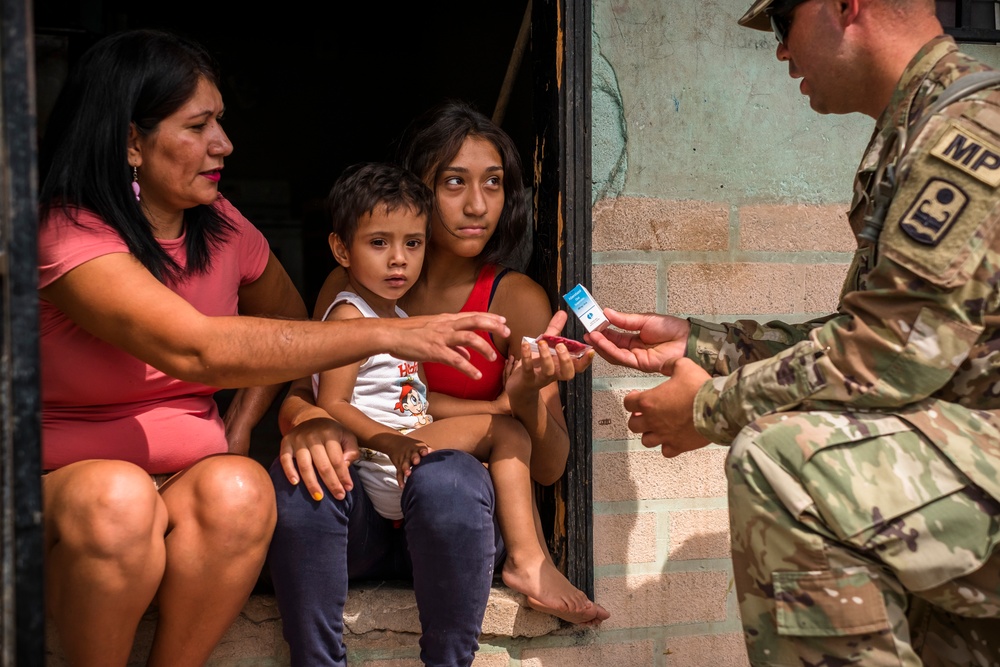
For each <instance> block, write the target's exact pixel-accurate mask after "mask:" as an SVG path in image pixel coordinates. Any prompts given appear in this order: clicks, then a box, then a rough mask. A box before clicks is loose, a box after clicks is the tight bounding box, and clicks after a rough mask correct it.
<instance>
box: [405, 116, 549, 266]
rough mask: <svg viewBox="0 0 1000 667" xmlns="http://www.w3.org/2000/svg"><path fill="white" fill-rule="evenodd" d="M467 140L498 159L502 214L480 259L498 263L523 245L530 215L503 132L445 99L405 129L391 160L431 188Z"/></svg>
mask: <svg viewBox="0 0 1000 667" xmlns="http://www.w3.org/2000/svg"><path fill="white" fill-rule="evenodd" d="M470 136H472V137H481V138H483V139H486V140H487V141H489V142H490V143H491V144H493V146H494V148H496V150H497V153H499V154H500V161H501V166H502V167H503V190H504V204H503V211H501V213H500V220H499V221H498V222H497V228H496V231H495V232H493V236H492V237H490V240H489V241H488V242H487V243H486V247H485V248H483V252H482V253H481V254H480V259H482V260H483V261H484V262H487V263H495V264H502V263H503V262H505V261H508V260H509V259H510V258H511V257H512V256H513V255H514V253H515V251H517V249H518V247H519V245H520V244H521V243H523V242H524V235H525V233H526V232H527V228H528V215H529V212H530V209H529V203H528V196H527V194H526V193H525V192H524V181H523V179H522V175H521V174H522V170H521V158H520V156H519V155H518V152H517V147H516V146H515V145H514V142H513V141H512V140H511V138H510V137H509V136H508V135H507V133H506V132H504V131H503V130H502V129H500V127H499V126H498V125H497V124H496V123H494V122H493V121H492V120H490V119H489V118H487V117H486V116H485V115H483V114H482V113H481V112H480V111H478V110H477V109H476V108H475V107H473V106H472V105H471V104H469V103H468V102H464V101H462V100H454V99H451V100H445V101H444V102H442V103H441V104H438V105H437V106H435V107H432V108H431V109H429V110H427V111H425V112H424V113H423V114H421V115H420V116H418V117H417V118H416V119H415V120H414V121H413V122H412V123H411V124H410V126H409V127H408V128H407V130H406V132H405V133H404V135H403V139H402V142H401V143H400V149H399V152H398V155H397V159H398V161H399V162H400V164H402V165H403V166H404V167H406V168H407V169H409V170H410V171H412V172H413V173H414V174H417V175H418V176H420V178H422V179H424V182H426V183H429V184H430V185H431V188H432V189H433V188H434V186H435V184H436V183H437V179H438V176H439V175H440V173H441V170H442V169H444V168H445V167H447V166H448V162H450V161H451V159H452V158H454V157H455V156H456V155H457V154H458V151H459V150H460V149H461V148H462V143H463V142H464V141H465V138H466V137H470Z"/></svg>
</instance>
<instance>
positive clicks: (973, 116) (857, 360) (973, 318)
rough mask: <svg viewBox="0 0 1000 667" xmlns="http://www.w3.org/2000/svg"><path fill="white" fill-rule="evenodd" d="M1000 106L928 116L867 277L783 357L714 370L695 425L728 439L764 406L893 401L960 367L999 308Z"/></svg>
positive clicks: (936, 383)
mask: <svg viewBox="0 0 1000 667" xmlns="http://www.w3.org/2000/svg"><path fill="white" fill-rule="evenodd" d="M992 128H1000V113H998V112H997V109H996V107H995V106H993V105H984V104H982V103H972V104H970V103H966V102H963V103H957V104H953V105H951V106H950V107H948V108H947V110H946V112H945V113H944V114H942V115H941V116H939V117H936V118H935V119H934V120H933V121H931V122H930V123H928V125H927V126H925V128H924V130H923V131H922V132H921V134H920V137H919V139H918V140H917V142H916V143H915V144H914V146H913V148H912V149H911V150H910V152H909V153H908V155H907V156H906V157H905V158H904V161H903V162H902V163H901V165H900V181H899V187H898V189H897V190H896V194H895V196H894V198H893V201H892V204H891V207H890V209H889V212H888V215H887V217H886V221H885V227H884V230H883V232H882V234H881V236H880V237H879V244H878V253H879V254H878V257H877V258H876V260H875V263H874V266H873V267H872V270H871V271H870V272H869V273H868V274H867V275H865V276H864V277H863V281H862V284H861V285H860V286H859V287H858V288H856V289H853V290H848V291H846V292H845V293H844V295H843V297H842V300H841V304H840V308H839V311H838V314H837V315H836V316H834V317H832V318H830V319H829V320H828V321H826V322H825V323H823V325H822V326H820V327H817V328H815V329H813V330H811V331H810V332H809V334H808V336H807V337H806V338H805V339H803V340H800V341H798V342H796V343H794V344H793V345H791V346H790V347H787V348H785V349H783V350H781V351H779V352H778V353H777V354H775V355H774V356H773V357H770V358H767V359H760V360H756V361H751V362H750V363H745V364H743V365H741V366H739V367H738V368H736V369H735V370H734V371H733V372H731V373H730V374H729V375H726V376H723V377H716V378H713V379H712V380H711V381H709V382H706V383H705V385H704V386H703V387H702V389H701V390H700V392H699V393H698V395H697V397H696V400H695V407H694V419H695V427H696V428H697V429H698V431H699V432H700V433H701V434H702V435H704V436H705V437H707V438H709V439H711V440H712V441H714V442H718V443H729V442H732V440H733V439H734V438H735V437H736V435H737V434H738V433H739V431H740V430H741V429H742V428H743V427H744V426H746V425H747V424H749V423H750V422H752V421H753V420H755V419H757V418H758V417H760V416H762V415H764V414H768V413H771V412H776V411H785V410H793V409H805V410H812V409H825V410H837V409H843V408H845V407H851V408H856V409H891V408H896V407H899V406H903V405H906V404H909V403H912V402H914V401H917V400H921V399H923V398H925V397H927V396H931V395H933V394H934V393H935V392H936V391H938V390H939V389H941V388H942V387H944V386H945V385H946V384H948V383H949V381H951V380H952V378H953V377H954V376H955V374H956V371H957V370H958V368H959V366H960V365H961V364H962V363H963V361H965V360H966V358H967V357H968V356H969V353H970V350H971V349H972V348H973V346H974V344H975V343H976V341H977V339H978V338H979V336H980V334H981V333H982V332H983V331H984V329H985V326H986V318H987V315H988V314H990V313H995V312H996V309H997V306H998V304H997V301H998V298H1000V297H998V294H997V285H998V283H1000V270H998V268H997V267H1000V252H998V249H997V248H996V244H997V240H996V238H995V237H996V230H997V226H998V221H1000V206H998V197H997V193H996V191H995V188H996V187H997V185H1000V133H998V132H997V131H994V129H992Z"/></svg>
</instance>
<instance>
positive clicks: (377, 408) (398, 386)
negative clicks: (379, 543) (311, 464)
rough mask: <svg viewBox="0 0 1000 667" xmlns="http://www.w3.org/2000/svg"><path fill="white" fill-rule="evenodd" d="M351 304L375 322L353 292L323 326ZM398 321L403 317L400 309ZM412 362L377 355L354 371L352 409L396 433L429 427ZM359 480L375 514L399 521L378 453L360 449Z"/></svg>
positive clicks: (387, 468)
mask: <svg viewBox="0 0 1000 667" xmlns="http://www.w3.org/2000/svg"><path fill="white" fill-rule="evenodd" d="M344 302H347V303H350V304H352V305H353V306H354V307H355V308H357V309H358V310H359V311H361V314H362V315H364V316H365V317H378V315H377V314H376V313H375V311H374V310H372V308H371V306H369V305H368V303H367V302H366V301H365V300H364V299H362V298H361V297H360V296H358V295H357V294H355V293H354V292H348V291H343V292H340V293H339V294H338V295H337V296H336V298H335V299H334V300H333V303H331V304H330V307H329V308H327V310H326V313H324V314H323V319H324V320H325V319H326V318H327V317H329V315H330V311H331V310H333V307H334V306H336V305H338V304H341V303H344ZM396 314H397V315H398V316H399V317H406V313H404V312H403V311H402V310H401V309H400V308H399V307H397V308H396ZM417 369H418V364H417V362H415V361H405V360H403V359H399V358H397V357H394V356H392V355H391V354H385V353H382V354H376V355H374V356H371V357H369V358H368V359H366V360H365V361H364V362H363V363H362V364H361V367H360V368H359V369H358V377H357V380H356V381H355V383H354V393H353V394H352V395H351V404H352V405H354V406H355V407H356V408H358V409H359V410H361V411H362V412H363V413H364V414H365V415H366V416H367V417H368V418H369V419H371V420H372V421H376V422H378V423H380V424H384V425H386V426H388V427H390V428H394V429H396V430H398V431H400V432H401V433H409V432H410V431H412V430H413V429H415V428H417V427H419V426H423V425H425V424H429V423H430V422H431V416H430V414H428V412H427V387H426V386H424V383H423V382H422V381H421V380H420V376H419V374H418V372H417ZM312 383H313V395H317V394H318V391H319V375H318V374H317V375H313V377H312ZM355 465H356V466H358V472H359V474H360V476H361V480H362V483H363V484H364V487H365V492H366V493H367V494H368V497H369V498H371V501H372V505H374V506H375V510H376V511H377V512H378V513H379V514H380V515H381V516H383V517H385V518H386V519H393V520H395V519H402V518H403V512H402V509H401V508H400V498H401V497H402V493H403V490H402V489H401V488H400V487H399V484H398V483H397V482H396V466H395V465H393V463H392V460H391V459H390V458H389V457H388V456H386V455H385V454H383V453H381V452H376V451H374V450H371V449H367V448H365V447H362V448H361V458H360V459H359V460H358V461H357V462H356V463H355Z"/></svg>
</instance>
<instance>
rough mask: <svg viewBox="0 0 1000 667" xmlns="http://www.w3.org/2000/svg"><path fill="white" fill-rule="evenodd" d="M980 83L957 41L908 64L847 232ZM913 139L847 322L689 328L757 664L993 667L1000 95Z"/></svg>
mask: <svg viewBox="0 0 1000 667" xmlns="http://www.w3.org/2000/svg"><path fill="white" fill-rule="evenodd" d="M984 69H987V68H986V67H985V66H983V65H981V64H979V63H977V62H976V61H974V60H972V59H970V58H968V57H967V56H964V55H963V54H961V53H960V52H958V50H957V48H956V47H955V44H954V42H953V41H952V40H951V38H950V37H939V38H937V39H935V40H933V41H931V42H930V43H928V44H927V45H926V46H925V47H924V48H923V49H922V50H921V51H920V52H919V53H918V54H917V55H916V56H915V57H914V59H913V60H912V62H911V63H910V65H909V66H908V68H907V70H906V71H905V73H904V75H903V77H902V79H901V81H900V83H899V85H898V87H897V89H896V91H895V93H894V95H893V98H892V101H891V102H890V104H889V106H888V108H887V109H886V111H885V112H884V113H883V115H882V117H881V118H880V119H879V121H878V123H877V124H876V128H875V132H874V134H873V137H872V140H871V142H870V144H869V146H868V149H867V150H866V152H865V156H864V158H863V159H862V161H861V165H860V167H859V169H858V172H857V175H856V180H855V197H854V202H853V204H852V206H851V211H850V214H849V219H850V224H851V227H852V229H853V230H854V232H855V234H858V233H860V232H861V230H862V227H863V224H864V223H863V219H864V217H865V216H866V215H867V214H868V213H870V212H871V209H872V206H873V204H872V202H873V196H874V188H875V185H876V183H875V181H876V179H875V178H874V175H875V174H876V173H877V172H878V171H879V168H880V167H881V166H883V163H886V162H889V161H891V160H893V159H894V158H895V156H894V154H893V151H891V150H886V151H883V150H882V149H883V147H884V146H885V145H886V143H887V142H889V141H891V140H892V137H893V132H894V130H895V128H913V127H914V125H915V124H916V123H917V121H918V120H920V119H921V116H922V114H923V113H924V112H925V111H926V110H927V108H928V107H929V106H930V105H931V104H932V103H933V101H934V100H935V99H936V98H937V96H938V95H940V94H941V92H942V90H943V89H944V88H945V87H946V86H947V85H948V84H950V83H951V82H952V81H954V80H955V79H957V78H959V77H961V76H963V75H965V74H968V73H970V72H973V71H978V70H984ZM916 136H917V138H916V140H915V142H914V143H913V144H912V145H911V148H910V150H909V151H907V152H906V153H905V155H904V156H903V157H902V158H900V160H899V162H898V163H897V166H898V176H899V186H898V189H897V190H896V191H895V195H894V197H893V198H892V201H891V206H890V207H889V210H888V215H887V216H886V218H885V225H884V229H883V230H882V232H881V235H880V236H879V237H878V243H877V244H872V243H870V242H868V241H860V243H859V248H858V250H857V252H856V254H855V256H854V261H853V263H852V265H851V268H850V270H849V274H848V277H847V281H846V283H845V285H844V288H843V291H842V292H841V297H840V304H839V306H838V310H837V312H836V313H835V314H834V315H831V316H829V317H826V318H823V319H821V320H815V321H811V322H808V323H804V324H800V325H788V324H782V323H768V324H759V323H756V322H750V321H741V322H736V323H733V324H728V325H716V324H711V323H708V322H701V321H697V320H692V331H691V338H690V339H689V344H688V356H689V357H691V358H693V359H695V360H696V361H698V362H699V363H700V364H701V365H702V367H704V368H705V369H706V370H708V371H709V372H711V373H712V374H713V375H714V376H715V377H714V378H713V380H712V381H710V382H708V383H706V385H705V386H704V387H702V389H701V391H700V392H699V393H698V396H697V398H696V402H695V425H696V427H697V429H698V431H699V432H700V433H702V434H703V435H704V436H706V437H708V438H710V439H711V440H713V441H714V442H718V443H726V444H731V450H730V454H729V458H728V461H727V466H726V468H727V476H728V479H729V492H730V499H729V506H730V515H731V530H732V536H733V566H734V571H735V577H736V584H737V590H738V594H739V600H740V611H741V615H742V621H743V625H744V629H745V633H746V640H747V647H748V651H749V654H750V659H751V661H752V662H753V664H754V665H796V666H801V665H817V666H818V665H825V666H829V667H833V666H835V665H849V664H856V665H865V666H868V665H920V664H927V665H962V666H963V667H964V666H966V665H973V664H983V665H986V664H989V665H994V664H1000V621H998V620H996V619H997V618H998V617H1000V549H997V548H996V547H997V544H998V543H1000V502H998V501H1000V290H998V285H1000V238H998V235H997V227H998V225H1000V197H998V196H997V191H996V188H997V186H998V185H1000V91H997V90H995V89H991V90H986V91H982V92H979V93H975V94H973V95H971V96H969V97H966V98H963V99H962V100H961V101H959V102H956V103H954V104H951V105H949V106H947V107H946V108H945V109H944V110H943V111H942V112H940V113H938V114H936V115H934V116H933V117H932V118H931V120H930V121H929V122H928V123H927V124H926V125H925V126H924V127H923V129H922V131H920V132H919V134H918V135H916ZM902 143H903V142H899V145H902ZM922 661H923V662H922Z"/></svg>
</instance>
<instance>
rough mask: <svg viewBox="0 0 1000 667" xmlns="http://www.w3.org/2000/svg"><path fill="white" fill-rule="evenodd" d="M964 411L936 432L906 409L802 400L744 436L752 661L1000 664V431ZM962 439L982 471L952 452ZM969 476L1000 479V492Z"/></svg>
mask: <svg viewBox="0 0 1000 667" xmlns="http://www.w3.org/2000/svg"><path fill="white" fill-rule="evenodd" d="M952 408H955V409H954V410H951V414H957V415H958V416H959V417H960V418H957V419H955V420H953V421H949V422H948V423H947V424H945V425H943V426H940V425H935V426H934V428H940V429H943V431H945V432H944V433H932V434H931V437H927V435H925V433H927V431H932V430H933V429H931V428H921V429H918V428H915V427H914V426H913V423H911V422H910V421H907V420H906V419H905V418H901V417H899V416H894V415H887V414H876V413H841V412H798V413H779V414H773V415H769V416H767V417H764V418H762V419H760V420H758V421H757V422H755V423H754V424H752V425H750V426H748V427H747V428H745V429H744V430H743V431H742V432H741V433H740V435H739V437H738V438H737V439H736V440H735V441H734V442H733V445H732V448H731V451H730V454H729V458H728V460H727V465H726V474H727V477H728V480H729V494H730V495H729V510H730V522H731V532H732V540H733V546H732V549H733V568H734V575H735V581H736V588H737V593H738V596H739V605H740V614H741V618H742V623H743V627H744V632H745V637H746V644H747V650H748V653H749V657H750V661H751V663H752V664H753V665H756V666H777V665H782V666H792V665H794V666H795V667H810V666H813V667H820V666H823V667H840V666H841V665H863V666H865V667H869V666H873V667H875V666H882V665H886V666H888V665H893V666H899V665H905V666H907V667H909V666H911V665H928V666H931V667H936V666H939V665H940V666H944V665H954V666H956V667H957V666H959V665H961V666H962V667H968V666H969V665H998V664H1000V620H998V619H1000V549H998V548H997V547H998V544H1000V502H998V500H997V498H996V497H994V495H1000V493H997V485H998V484H1000V482H998V481H997V480H1000V474H998V471H1000V455H996V456H995V455H994V452H996V448H1000V438H998V439H997V440H996V441H993V442H991V443H990V444H989V445H988V446H985V447H982V446H980V445H981V444H982V443H981V442H977V438H981V437H987V436H988V437H993V436H994V435H995V434H994V433H993V432H992V431H990V430H989V429H986V432H985V433H984V432H983V429H981V428H979V427H975V428H973V429H972V431H976V430H978V431H980V432H978V433H976V432H971V436H970V431H969V430H968V429H969V428H970V427H969V424H972V423H981V422H982V421H983V420H982V419H979V421H978V422H976V421H975V419H973V420H972V421H968V422H966V421H963V419H964V417H965V416H969V417H970V419H971V418H974V417H976V416H977V415H980V416H981V415H982V413H978V412H977V413H975V414H971V413H970V415H962V414H961V411H962V410H963V409H961V408H956V407H955V406H952ZM955 410H957V412H955ZM914 414H916V413H914ZM929 414H931V415H932V416H934V417H936V418H937V419H940V415H939V414H937V413H935V412H933V411H931V412H930V413H929ZM906 416H907V415H903V417H906ZM925 416H926V415H925ZM915 419H916V418H915ZM917 421H919V420H917ZM987 426H988V425H987ZM998 434H1000V431H998ZM960 438H964V440H965V442H963V443H962V444H955V450H956V451H957V452H959V454H958V455H955V458H957V459H958V460H959V462H960V463H962V464H963V465H965V463H967V462H966V459H964V458H962V457H963V456H965V457H966V458H970V457H971V458H970V461H969V462H968V465H966V466H965V467H967V468H971V469H973V472H972V474H971V475H967V474H966V473H965V472H963V470H962V469H961V468H960V467H959V466H957V465H956V464H955V461H953V460H952V457H950V456H947V455H945V454H944V453H943V451H944V450H945V449H946V448H947V446H949V445H951V444H954V443H958V442H959V439H960ZM932 442H936V443H939V444H941V445H942V446H941V447H940V448H939V447H938V446H935V444H932ZM984 452H985V453H984ZM972 459H974V460H972ZM990 466H992V467H990ZM970 477H971V479H978V480H989V479H990V478H992V486H991V487H988V488H990V490H991V492H992V493H993V494H994V495H991V494H990V493H987V492H986V491H984V490H983V487H982V486H981V485H977V484H975V483H973V482H972V481H971V479H970ZM985 483H986V482H984V484H985Z"/></svg>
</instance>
